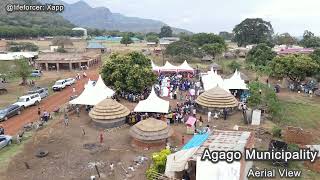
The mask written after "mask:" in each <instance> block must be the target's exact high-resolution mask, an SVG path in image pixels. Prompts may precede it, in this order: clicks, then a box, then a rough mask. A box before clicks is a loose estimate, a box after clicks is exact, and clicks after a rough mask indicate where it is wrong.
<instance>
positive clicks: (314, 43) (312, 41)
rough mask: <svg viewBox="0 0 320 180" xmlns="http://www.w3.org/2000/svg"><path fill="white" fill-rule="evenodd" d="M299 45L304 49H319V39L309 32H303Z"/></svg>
mask: <svg viewBox="0 0 320 180" xmlns="http://www.w3.org/2000/svg"><path fill="white" fill-rule="evenodd" d="M300 44H301V45H302V46H303V47H306V48H319V47H320V38H319V37H317V36H315V35H314V34H313V33H312V32H311V31H308V30H306V31H304V33H303V39H302V40H301V41H300Z"/></svg>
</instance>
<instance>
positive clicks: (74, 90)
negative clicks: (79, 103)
mask: <svg viewBox="0 0 320 180" xmlns="http://www.w3.org/2000/svg"><path fill="white" fill-rule="evenodd" d="M72 94H73V95H76V88H75V87H74V86H73V87H72Z"/></svg>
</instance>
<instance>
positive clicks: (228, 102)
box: [196, 86, 238, 109]
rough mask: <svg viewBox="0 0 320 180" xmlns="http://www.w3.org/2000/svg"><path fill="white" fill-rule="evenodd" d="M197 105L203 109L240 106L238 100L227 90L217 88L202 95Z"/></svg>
mask: <svg viewBox="0 0 320 180" xmlns="http://www.w3.org/2000/svg"><path fill="white" fill-rule="evenodd" d="M196 103H197V104H198V105H199V106H200V107H202V108H213V109H215V108H233V107H236V106H238V101H237V99H236V98H235V97H234V96H233V95H232V94H231V93H229V92H227V91H226V90H224V89H222V88H220V87H218V86H217V87H215V88H212V89H210V90H208V91H206V92H204V93H202V94H201V95H200V96H199V97H198V98H197V99H196Z"/></svg>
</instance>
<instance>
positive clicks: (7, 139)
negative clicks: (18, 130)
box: [0, 135, 12, 149]
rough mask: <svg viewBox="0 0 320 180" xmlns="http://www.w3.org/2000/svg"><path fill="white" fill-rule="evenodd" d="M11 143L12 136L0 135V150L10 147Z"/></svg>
mask: <svg viewBox="0 0 320 180" xmlns="http://www.w3.org/2000/svg"><path fill="white" fill-rule="evenodd" d="M11 143H12V136H9V135H0V149H2V148H4V147H6V146H8V145H10V144H11Z"/></svg>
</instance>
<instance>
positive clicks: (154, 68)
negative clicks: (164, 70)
mask: <svg viewBox="0 0 320 180" xmlns="http://www.w3.org/2000/svg"><path fill="white" fill-rule="evenodd" d="M151 67H152V71H156V72H159V70H160V67H159V66H157V65H156V64H154V62H153V61H152V60H151Z"/></svg>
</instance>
